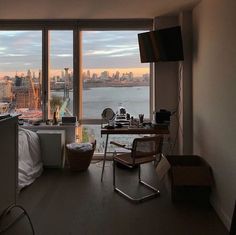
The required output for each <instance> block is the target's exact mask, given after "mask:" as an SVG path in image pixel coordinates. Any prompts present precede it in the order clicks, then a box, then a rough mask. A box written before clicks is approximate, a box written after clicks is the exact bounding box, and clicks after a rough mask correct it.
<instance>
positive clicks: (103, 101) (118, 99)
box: [51, 86, 149, 119]
mask: <svg viewBox="0 0 236 235" xmlns="http://www.w3.org/2000/svg"><path fill="white" fill-rule="evenodd" d="M51 94H52V95H56V96H61V97H63V95H64V93H63V92H62V91H52V92H51ZM69 97H70V100H71V101H70V103H69V104H68V107H67V108H68V109H69V110H70V111H72V110H73V108H72V107H73V93H72V92H70V94H69ZM82 102H83V111H82V115H83V118H84V119H85V118H86V119H94V118H97V119H100V118H101V113H102V111H103V109H105V108H112V109H113V111H114V112H116V111H117V110H118V107H119V106H120V105H122V106H124V107H125V108H126V111H127V112H128V113H130V114H131V116H134V117H135V118H138V114H140V113H143V114H144V117H146V118H148V117H149V87H147V86H141V87H138V86H136V87H97V88H90V89H85V90H83V96H82Z"/></svg>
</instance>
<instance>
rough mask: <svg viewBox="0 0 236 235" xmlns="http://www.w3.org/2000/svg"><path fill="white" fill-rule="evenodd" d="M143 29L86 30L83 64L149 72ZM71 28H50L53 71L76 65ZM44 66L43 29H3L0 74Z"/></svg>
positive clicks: (97, 69) (93, 69) (97, 68)
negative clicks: (144, 59) (143, 59)
mask: <svg viewBox="0 0 236 235" xmlns="http://www.w3.org/2000/svg"><path fill="white" fill-rule="evenodd" d="M138 33H141V31H84V32H83V33H82V55H83V56H82V66H83V69H84V70H88V69H89V70H90V71H91V73H93V72H96V73H100V72H101V71H103V70H108V71H110V73H114V72H115V71H117V70H119V71H121V72H126V71H127V72H131V71H132V72H134V74H135V75H142V74H145V73H148V71H149V64H141V63H140V57H139V49H138V39H137V38H138V37H137V34H138ZM72 39H73V33H72V31H51V32H50V40H49V50H50V68H51V74H54V73H56V72H57V74H58V71H61V70H63V69H64V68H65V67H68V68H69V69H70V70H72V69H73V68H72V67H73V66H72V65H73V60H72V58H73V57H72V56H73V41H72ZM41 67H42V33H41V31H0V77H1V76H4V75H10V76H14V75H15V74H16V72H17V73H18V74H19V73H24V74H26V72H27V70H28V69H30V70H31V71H36V72H38V71H39V69H41Z"/></svg>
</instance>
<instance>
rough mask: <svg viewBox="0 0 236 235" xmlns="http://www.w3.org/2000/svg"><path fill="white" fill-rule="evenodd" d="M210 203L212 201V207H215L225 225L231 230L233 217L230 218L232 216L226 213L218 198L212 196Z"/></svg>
mask: <svg viewBox="0 0 236 235" xmlns="http://www.w3.org/2000/svg"><path fill="white" fill-rule="evenodd" d="M210 203H211V205H212V207H213V208H214V210H215V211H216V213H217V215H218V216H219V218H220V219H221V221H222V222H223V224H224V225H225V227H226V228H227V229H228V231H229V230H230V226H231V219H230V217H229V216H228V215H227V214H226V213H225V211H224V210H223V208H222V207H221V205H220V203H219V202H218V201H217V200H216V199H213V198H212V197H211V199H210Z"/></svg>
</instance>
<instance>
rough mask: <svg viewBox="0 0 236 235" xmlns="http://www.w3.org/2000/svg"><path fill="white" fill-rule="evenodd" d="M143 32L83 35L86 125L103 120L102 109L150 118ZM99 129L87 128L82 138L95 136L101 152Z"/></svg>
mask: <svg viewBox="0 0 236 235" xmlns="http://www.w3.org/2000/svg"><path fill="white" fill-rule="evenodd" d="M141 32H142V31H135V30H126V31H124V30H121V31H84V32H83V34H82V51H83V52H82V53H83V58H82V59H83V66H82V68H83V74H82V81H83V95H82V118H83V120H84V123H86V120H89V119H90V120H91V119H94V120H96V119H97V120H98V119H100V118H101V113H102V111H103V109H105V108H107V107H109V108H112V109H113V110H114V111H115V112H117V111H118V108H119V107H120V106H122V107H124V108H125V109H126V111H127V112H128V113H129V114H130V116H133V117H134V118H137V117H138V114H140V113H143V114H144V116H145V117H146V118H149V117H150V92H149V91H150V76H149V70H150V66H149V64H141V63H140V58H139V47H138V37H137V34H138V33H141ZM97 124H99V122H98V123H97ZM97 129H98V130H100V126H99V125H97V126H96V125H94V126H89V125H86V126H85V127H84V130H83V132H84V133H87V134H84V135H83V136H89V135H91V136H93V135H95V138H96V139H97V151H98V152H102V146H103V145H104V140H103V139H101V138H100V134H99V131H98V130H97ZM124 138H125V137H123V139H124ZM125 141H127V138H126V140H125Z"/></svg>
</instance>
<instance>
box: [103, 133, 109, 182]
mask: <svg viewBox="0 0 236 235" xmlns="http://www.w3.org/2000/svg"><path fill="white" fill-rule="evenodd" d="M108 137H109V134H107V137H106V145H105V150H104V157H103V165H102V175H101V182H102V180H103V173H104V168H105V162H106V157H107V145H108Z"/></svg>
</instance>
